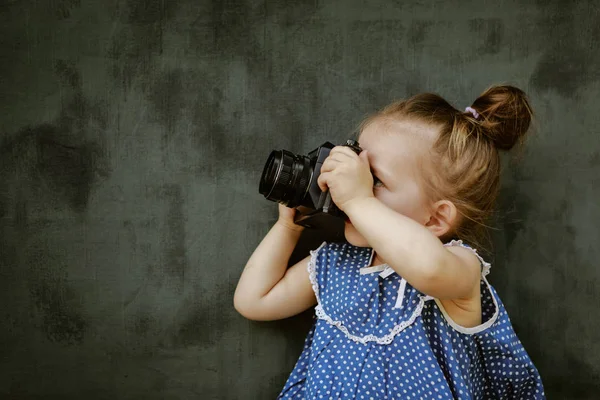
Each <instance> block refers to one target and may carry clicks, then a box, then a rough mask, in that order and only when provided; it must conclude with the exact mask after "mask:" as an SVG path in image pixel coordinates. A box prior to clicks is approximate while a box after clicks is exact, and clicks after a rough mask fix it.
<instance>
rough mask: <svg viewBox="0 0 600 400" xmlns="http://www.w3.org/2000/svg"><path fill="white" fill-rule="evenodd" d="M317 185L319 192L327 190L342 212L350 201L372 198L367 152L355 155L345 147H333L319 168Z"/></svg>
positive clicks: (371, 180)
mask: <svg viewBox="0 0 600 400" xmlns="http://www.w3.org/2000/svg"><path fill="white" fill-rule="evenodd" d="M317 183H318V184H319V188H321V191H325V190H326V189H327V188H329V193H331V199H332V200H333V202H334V203H335V205H336V206H337V207H338V208H339V209H340V210H342V211H344V209H345V208H346V206H347V205H348V204H349V203H350V202H351V201H354V200H356V199H360V198H366V197H374V195H373V175H372V174H371V167H370V164H369V159H368V158H367V151H366V150H363V151H361V153H360V155H357V154H356V153H355V152H354V151H352V150H351V149H350V148H349V147H347V146H336V147H334V148H333V149H332V150H331V152H330V153H329V156H328V157H327V158H326V159H325V161H324V162H323V165H322V166H321V173H320V175H319V179H317Z"/></svg>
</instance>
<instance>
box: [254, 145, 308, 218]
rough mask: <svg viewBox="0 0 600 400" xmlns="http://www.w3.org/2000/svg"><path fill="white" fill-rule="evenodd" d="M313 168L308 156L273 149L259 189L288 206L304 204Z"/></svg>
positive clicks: (266, 196)
mask: <svg viewBox="0 0 600 400" xmlns="http://www.w3.org/2000/svg"><path fill="white" fill-rule="evenodd" d="M312 171H313V168H312V166H311V164H310V159H309V158H308V157H306V156H301V155H295V154H294V153H292V152H290V151H287V150H279V151H278V150H273V151H272V152H271V154H270V155H269V158H268V160H267V162H266V164H265V167H264V169H263V173H262V176H261V178H260V184H259V186H258V191H259V192H260V194H262V195H263V196H265V198H267V199H268V200H272V201H276V202H278V203H281V204H283V205H286V206H288V207H296V206H299V205H300V204H302V201H303V200H304V197H305V195H306V192H307V190H308V184H309V183H310V178H311V175H312Z"/></svg>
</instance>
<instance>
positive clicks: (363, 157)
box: [358, 150, 369, 164]
mask: <svg viewBox="0 0 600 400" xmlns="http://www.w3.org/2000/svg"><path fill="white" fill-rule="evenodd" d="M358 157H359V158H361V159H362V160H363V161H366V162H367V164H368V163H369V158H368V155H367V150H363V151H361V152H360V154H359V155H358Z"/></svg>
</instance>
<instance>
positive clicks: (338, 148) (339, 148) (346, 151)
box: [329, 146, 356, 158]
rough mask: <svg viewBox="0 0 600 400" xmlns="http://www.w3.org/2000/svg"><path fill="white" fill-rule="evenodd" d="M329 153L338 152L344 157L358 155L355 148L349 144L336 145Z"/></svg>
mask: <svg viewBox="0 0 600 400" xmlns="http://www.w3.org/2000/svg"><path fill="white" fill-rule="evenodd" d="M329 154H337V155H340V156H342V157H351V158H355V157H356V153H355V152H354V150H352V149H350V147H348V146H336V147H334V148H333V149H331V151H330V152H329Z"/></svg>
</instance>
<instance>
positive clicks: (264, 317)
mask: <svg viewBox="0 0 600 400" xmlns="http://www.w3.org/2000/svg"><path fill="white" fill-rule="evenodd" d="M301 233H302V228H301V227H292V226H289V224H285V223H282V222H281V221H278V222H277V223H275V225H274V226H273V227H272V228H271V230H270V231H269V233H267V235H266V236H265V237H264V238H263V240H262V241H261V242H260V244H259V245H258V247H257V248H256V250H254V253H252V256H251V257H250V259H249V260H248V262H247V263H246V266H245V268H244V271H243V272H242V276H241V277H240V280H239V282H238V285H237V288H236V290H235V295H234V298H233V304H234V307H235V309H236V310H237V311H238V312H239V313H240V314H242V315H243V316H244V317H246V318H248V319H251V320H256V321H269V320H276V319H283V318H287V317H291V316H292V315H296V314H299V313H301V312H302V311H304V310H306V309H308V308H310V307H312V306H314V305H315V304H316V303H317V301H316V298H315V294H314V292H313V289H312V286H311V284H310V280H309V277H308V271H307V266H308V262H309V260H310V256H308V257H306V258H304V259H303V260H301V261H299V262H298V263H296V264H295V265H293V266H292V267H290V268H287V264H288V262H289V259H290V256H291V255H292V252H293V250H294V248H295V247H296V244H297V243H298V239H299V238H300V234H301Z"/></svg>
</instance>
